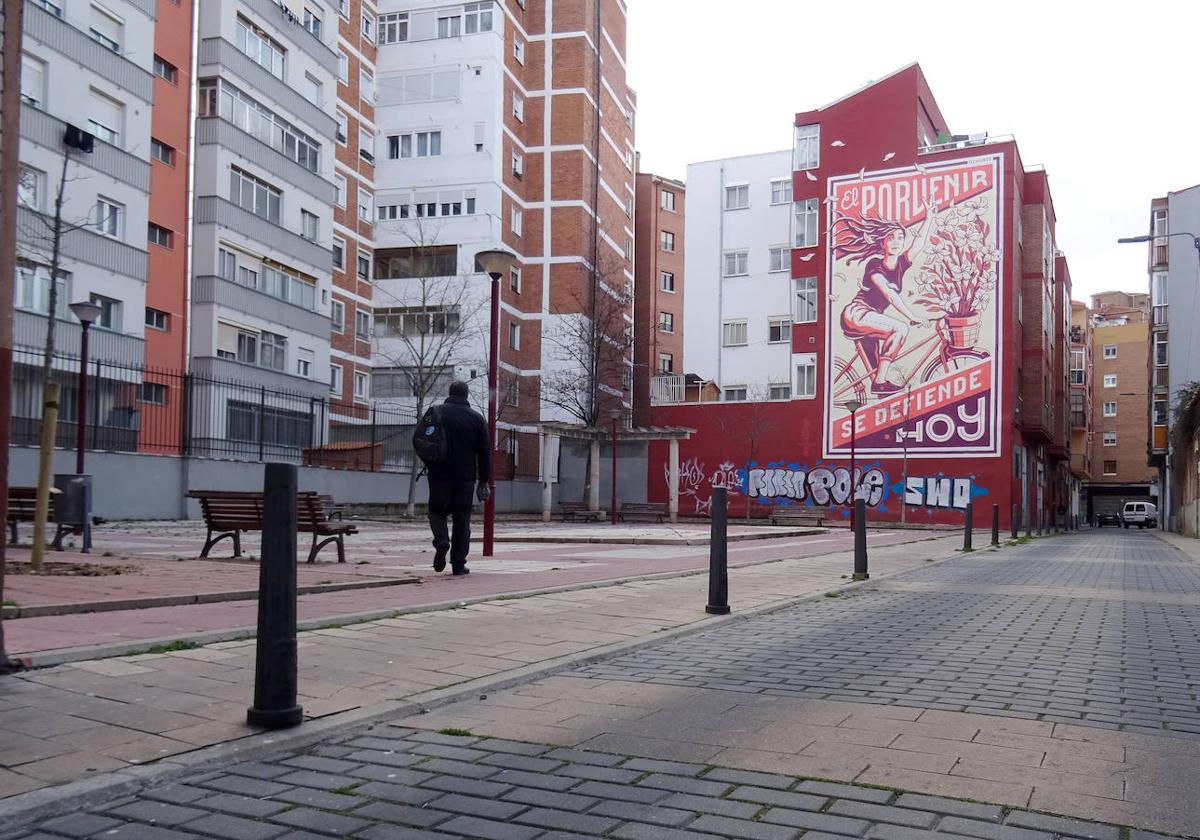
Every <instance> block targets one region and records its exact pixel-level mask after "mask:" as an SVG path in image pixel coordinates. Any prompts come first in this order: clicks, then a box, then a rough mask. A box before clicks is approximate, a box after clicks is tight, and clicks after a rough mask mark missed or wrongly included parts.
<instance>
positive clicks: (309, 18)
mask: <svg viewBox="0 0 1200 840" xmlns="http://www.w3.org/2000/svg"><path fill="white" fill-rule="evenodd" d="M304 28H305V29H307V30H308V31H309V32H311V33H312V34H313V35H315V36H316V37H318V38H320V37H321V15H320V13H319V12H317V11H316V10H315V9H310V8H309V7H308V6H305V7H304Z"/></svg>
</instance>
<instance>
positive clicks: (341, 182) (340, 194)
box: [333, 172, 346, 210]
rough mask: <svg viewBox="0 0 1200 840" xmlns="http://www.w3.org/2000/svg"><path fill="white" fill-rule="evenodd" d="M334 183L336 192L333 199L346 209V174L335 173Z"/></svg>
mask: <svg viewBox="0 0 1200 840" xmlns="http://www.w3.org/2000/svg"><path fill="white" fill-rule="evenodd" d="M333 185H334V187H336V194H335V195H334V197H333V201H334V203H335V204H337V206H338V207H340V208H342V209H343V210H345V209H346V176H345V175H339V174H338V173H336V172H335V173H333Z"/></svg>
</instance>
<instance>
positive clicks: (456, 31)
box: [438, 15, 462, 38]
mask: <svg viewBox="0 0 1200 840" xmlns="http://www.w3.org/2000/svg"><path fill="white" fill-rule="evenodd" d="M460 35H462V18H461V17H459V16H458V15H446V16H445V17H439V18H438V37H439V38H457V37H458V36H460Z"/></svg>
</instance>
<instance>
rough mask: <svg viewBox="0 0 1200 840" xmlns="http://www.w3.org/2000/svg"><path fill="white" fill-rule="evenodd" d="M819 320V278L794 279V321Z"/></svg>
mask: <svg viewBox="0 0 1200 840" xmlns="http://www.w3.org/2000/svg"><path fill="white" fill-rule="evenodd" d="M816 322H817V278H816V277H797V278H796V279H795V280H793V281H792V323H794V324H815V323H816Z"/></svg>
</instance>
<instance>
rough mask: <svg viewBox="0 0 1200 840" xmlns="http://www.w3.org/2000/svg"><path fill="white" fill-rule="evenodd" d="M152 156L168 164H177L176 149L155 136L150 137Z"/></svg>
mask: <svg viewBox="0 0 1200 840" xmlns="http://www.w3.org/2000/svg"><path fill="white" fill-rule="evenodd" d="M150 157H152V158H154V159H155V160H157V161H159V162H160V163H165V164H166V165H167V166H174V165H175V149H174V148H172V147H171V146H168V145H167V144H166V143H164V142H163V141H161V140H155V139H154V138H153V137H151V138H150Z"/></svg>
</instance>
